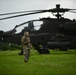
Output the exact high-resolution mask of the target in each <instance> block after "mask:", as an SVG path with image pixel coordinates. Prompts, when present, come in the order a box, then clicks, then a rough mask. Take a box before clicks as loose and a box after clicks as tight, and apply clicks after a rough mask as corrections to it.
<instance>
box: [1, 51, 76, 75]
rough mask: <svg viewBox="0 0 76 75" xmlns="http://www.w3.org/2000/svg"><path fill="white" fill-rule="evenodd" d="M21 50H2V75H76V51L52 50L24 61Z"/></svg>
mask: <svg viewBox="0 0 76 75" xmlns="http://www.w3.org/2000/svg"><path fill="white" fill-rule="evenodd" d="M19 52H20V51H18V50H16V51H0V75H76V51H75V50H71V51H50V54H36V51H34V50H31V55H30V59H29V61H28V62H27V63H24V61H23V59H24V57H23V55H21V56H19V55H18V53H19Z"/></svg>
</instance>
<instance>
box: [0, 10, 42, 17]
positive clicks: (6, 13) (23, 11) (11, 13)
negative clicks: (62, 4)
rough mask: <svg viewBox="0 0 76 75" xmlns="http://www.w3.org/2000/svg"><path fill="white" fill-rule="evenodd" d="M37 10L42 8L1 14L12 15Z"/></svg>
mask: <svg viewBox="0 0 76 75" xmlns="http://www.w3.org/2000/svg"><path fill="white" fill-rule="evenodd" d="M36 11H42V10H30V11H21V12H12V13H4V14H0V16H3V15H12V14H19V13H26V12H36Z"/></svg>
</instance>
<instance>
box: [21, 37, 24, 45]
mask: <svg viewBox="0 0 76 75" xmlns="http://www.w3.org/2000/svg"><path fill="white" fill-rule="evenodd" d="M23 43H24V36H23V37H22V39H21V44H23Z"/></svg>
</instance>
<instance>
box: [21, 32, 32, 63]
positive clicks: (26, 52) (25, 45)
mask: <svg viewBox="0 0 76 75" xmlns="http://www.w3.org/2000/svg"><path fill="white" fill-rule="evenodd" d="M21 43H22V46H23V55H24V62H27V61H28V59H29V55H30V48H31V43H30V38H29V32H24V36H23V37H22V39H21Z"/></svg>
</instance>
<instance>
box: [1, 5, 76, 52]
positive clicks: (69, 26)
mask: <svg viewBox="0 0 76 75" xmlns="http://www.w3.org/2000/svg"><path fill="white" fill-rule="evenodd" d="M73 10H76V9H68V8H60V5H59V4H57V5H56V8H53V9H49V10H33V11H23V12H25V14H20V15H15V16H10V17H5V18H1V19H0V20H4V19H9V18H15V17H20V16H26V15H32V14H39V13H44V12H52V14H53V15H54V16H56V18H40V19H35V20H31V21H27V22H24V23H22V24H20V25H16V26H15V27H14V29H13V30H11V31H8V32H1V33H2V34H1V35H0V37H1V38H3V40H2V41H4V42H7V43H17V44H20V43H21V37H22V35H23V34H24V32H25V31H28V32H29V33H30V38H31V42H32V44H33V45H34V47H35V48H36V49H37V50H38V51H39V53H49V51H48V48H50V49H56V48H58V49H60V50H68V49H76V21H75V20H70V19H68V18H64V17H62V15H64V13H65V12H72V13H76V12H74V11H73ZM27 12H28V13H27ZM15 13H22V12H14V13H6V14H0V15H9V14H15ZM34 21H42V22H43V24H41V27H40V29H39V30H34V25H33V22H34ZM26 23H28V27H25V29H23V30H22V32H20V33H18V34H15V33H14V32H15V29H16V28H17V27H19V26H22V25H24V24H26ZM10 35H12V36H10ZM8 36H10V37H8Z"/></svg>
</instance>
